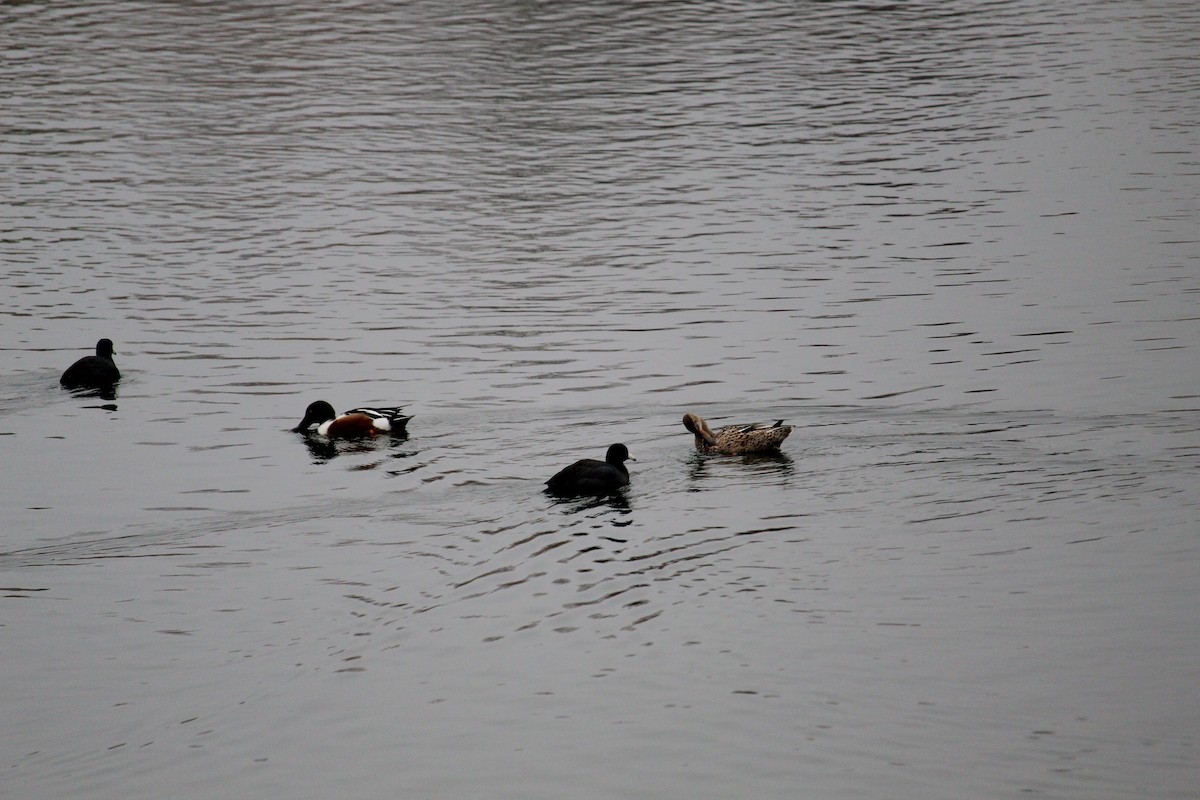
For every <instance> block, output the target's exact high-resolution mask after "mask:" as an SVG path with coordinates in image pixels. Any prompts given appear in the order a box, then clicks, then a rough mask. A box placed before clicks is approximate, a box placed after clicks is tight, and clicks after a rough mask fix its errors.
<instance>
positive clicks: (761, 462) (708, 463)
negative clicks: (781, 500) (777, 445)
mask: <svg viewBox="0 0 1200 800" xmlns="http://www.w3.org/2000/svg"><path fill="white" fill-rule="evenodd" d="M720 465H737V467H738V468H739V469H742V468H745V469H746V471H747V473H749V474H752V475H756V476H760V477H771V476H775V477H778V478H780V479H784V478H788V477H790V476H791V475H792V474H793V472H794V471H795V462H794V461H793V460H792V457H791V456H790V455H788V454H787V453H785V452H782V451H779V450H775V451H771V452H766V453H747V454H745V455H740V456H726V455H720V454H718V453H692V454H691V455H690V456H689V457H688V460H687V475H688V481H689V483H690V484H691V485H690V486H689V487H688V491H689V492H699V491H705V490H706V489H718V488H726V486H725V483H723V482H714V484H713V485H711V486H705V487H701V486H700V484H701V483H703V482H706V481H709V480H711V479H713V478H715V477H717V469H715V468H716V467H719V466H720Z"/></svg>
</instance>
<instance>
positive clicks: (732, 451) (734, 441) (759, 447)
mask: <svg viewBox="0 0 1200 800" xmlns="http://www.w3.org/2000/svg"><path fill="white" fill-rule="evenodd" d="M683 426H684V427H685V428H687V429H688V430H689V431H691V432H692V433H694V434H695V435H696V449H697V450H699V451H700V452H702V453H722V454H723V455H727V456H737V455H744V454H746V453H766V452H770V451H772V450H778V449H779V445H781V444H783V440H784V439H786V438H787V437H788V434H790V433H791V432H792V426H791V425H784V424H783V420H779V421H778V422H776V423H775V424H774V425H771V426H770V427H766V426H763V425H759V424H757V423H755V424H752V425H730V426H728V427H726V428H721V430H719V431H717V432H716V433H713V432H712V429H711V428H709V427H708V423H707V422H705V421H704V418H703V417H701V416H700V415H699V414H690V413H689V414H684V415H683Z"/></svg>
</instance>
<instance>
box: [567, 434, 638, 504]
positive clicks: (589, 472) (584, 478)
mask: <svg viewBox="0 0 1200 800" xmlns="http://www.w3.org/2000/svg"><path fill="white" fill-rule="evenodd" d="M626 461H637V459H636V458H633V457H632V456H630V455H629V448H627V447H626V446H625V445H623V444H614V445H611V446H610V447H609V448H608V453H607V454H605V456H604V460H603V461H597V460H596V459H594V458H585V459H582V460H580V461H576V462H575V463H574V464H572V465H571V466H569V467H563V468H562V469H561V470H559V471H558V472H557V473H556V474H555V475H554V477H553V478H551V479H550V480H548V481H546V486H547V488H548V489H549V490H550V491H551V492H554V493H555V494H566V495H579V494H611V493H613V492H615V491H617V490H618V489H620V488H621V487H622V486H627V485H628V484H629V470H628V469H626V467H625V462H626Z"/></svg>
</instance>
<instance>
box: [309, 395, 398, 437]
mask: <svg viewBox="0 0 1200 800" xmlns="http://www.w3.org/2000/svg"><path fill="white" fill-rule="evenodd" d="M402 411H403V409H401V408H400V406H393V407H388V408H352V409H350V410H349V411H347V412H346V413H345V414H341V415H338V414H337V413H336V412H335V411H334V410H333V406H331V405H329V403H326V402H325V401H324V400H318V401H317V402H315V403H312V404H310V405H309V407H308V408H307V409H306V410H305V411H304V419H302V420H300V424H299V425H297V426H296V427H295V428H292V430H293V431H295V432H296V433H304V432H306V431H308V429H309V427H310V426H312V425H316V426H317V433H319V434H320V435H322V436H333V437H339V438H344V439H351V438H354V437H358V436H375V435H377V434H380V433H403V432H404V429H405V427H406V426H407V425H408V421H409V420H410V419H412V417H406V416H405V415H404V414H403V413H402Z"/></svg>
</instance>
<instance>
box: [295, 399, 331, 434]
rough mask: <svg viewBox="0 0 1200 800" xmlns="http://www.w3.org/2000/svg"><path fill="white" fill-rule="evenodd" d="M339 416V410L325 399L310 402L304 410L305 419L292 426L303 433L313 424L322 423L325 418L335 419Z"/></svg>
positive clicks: (297, 431)
mask: <svg viewBox="0 0 1200 800" xmlns="http://www.w3.org/2000/svg"><path fill="white" fill-rule="evenodd" d="M336 416H337V412H336V411H334V410H333V406H331V405H329V403H326V402H325V401H324V400H318V401H317V402H315V403H310V404H309V406H308V408H307V409H305V411H304V419H302V420H300V424H299V425H297V426H296V427H294V428H292V430H293V431H295V432H296V433H301V432H303V431H306V430H308V429H309V428H310V427H311V426H313V425H320V424H321V423H322V422H324V421H325V420H329V419H333V418H334V417H336Z"/></svg>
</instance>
